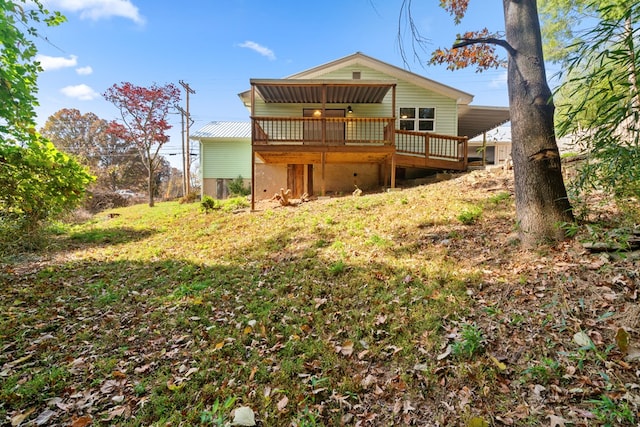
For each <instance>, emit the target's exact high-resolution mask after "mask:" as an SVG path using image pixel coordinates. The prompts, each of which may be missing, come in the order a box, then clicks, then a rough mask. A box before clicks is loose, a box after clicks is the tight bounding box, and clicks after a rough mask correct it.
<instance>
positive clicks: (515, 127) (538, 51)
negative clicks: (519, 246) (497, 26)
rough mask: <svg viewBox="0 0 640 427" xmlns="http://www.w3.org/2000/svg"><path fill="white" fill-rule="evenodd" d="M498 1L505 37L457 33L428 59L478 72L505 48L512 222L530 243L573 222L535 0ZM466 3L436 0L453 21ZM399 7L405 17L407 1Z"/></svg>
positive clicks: (552, 237)
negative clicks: (450, 43) (448, 46)
mask: <svg viewBox="0 0 640 427" xmlns="http://www.w3.org/2000/svg"><path fill="white" fill-rule="evenodd" d="M475 1H480V0H475ZM502 3H503V13H504V22H505V34H504V37H502V36H500V35H498V34H492V33H490V32H489V31H488V30H486V29H484V30H481V31H475V32H467V33H465V34H462V35H458V40H457V42H456V43H455V44H454V45H453V48H451V49H437V50H436V51H435V52H434V53H433V57H432V59H431V62H432V63H440V64H448V66H449V68H450V69H454V70H455V69H458V68H462V67H466V66H471V65H475V66H477V69H478V70H479V71H482V70H485V69H487V68H491V67H496V66H499V65H501V63H502V61H501V60H500V59H499V58H498V57H497V55H496V52H495V47H502V48H504V50H505V51H506V53H507V59H508V72H507V84H508V88H509V111H510V115H511V137H512V142H513V145H512V157H513V169H514V180H515V193H516V194H515V199H516V220H517V227H518V230H519V232H520V233H519V234H520V239H521V241H522V243H523V244H524V246H535V245H536V244H537V243H540V242H541V241H556V240H560V239H562V238H564V231H563V229H562V227H561V224H562V223H566V222H571V221H573V213H572V210H571V205H570V203H569V200H568V199H567V191H566V189H565V185H564V181H563V178H562V172H561V165H560V154H559V152H558V145H557V143H556V137H555V131H554V120H553V115H554V110H555V107H554V105H553V101H552V98H551V95H552V94H551V90H550V89H549V85H548V84H547V78H546V72H545V67H544V58H543V56H542V40H541V36H540V22H539V19H538V11H537V5H536V0H503V1H502ZM468 5H469V0H440V6H441V7H443V8H444V9H445V10H447V11H448V12H449V13H450V14H451V15H452V16H453V19H454V21H455V23H456V24H458V23H460V22H461V20H462V18H463V17H464V15H465V13H466V12H467V7H468ZM403 7H404V8H406V9H407V11H408V13H407V16H410V15H411V10H410V9H411V0H404V1H403ZM412 23H413V20H410V21H409V24H410V25H411V24H412ZM411 30H412V32H413V35H414V38H415V39H417V40H419V41H420V40H424V39H422V38H421V37H420V35H419V34H417V32H416V31H417V29H416V27H415V26H414V25H411Z"/></svg>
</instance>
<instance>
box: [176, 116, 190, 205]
mask: <svg viewBox="0 0 640 427" xmlns="http://www.w3.org/2000/svg"><path fill="white" fill-rule="evenodd" d="M175 107H176V110H178V111H180V114H181V116H182V133H181V134H180V135H182V195H183V196H186V195H187V193H188V191H189V185H188V181H187V167H188V166H187V156H186V154H185V153H186V151H185V144H184V118H185V116H186V115H187V112H186V111H184V108H182V107H181V106H179V105H176V106H175Z"/></svg>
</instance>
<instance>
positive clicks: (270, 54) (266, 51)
mask: <svg viewBox="0 0 640 427" xmlns="http://www.w3.org/2000/svg"><path fill="white" fill-rule="evenodd" d="M239 46H240V47H246V48H247V49H251V50H253V51H256V52H258V53H259V54H260V55H262V56H266V57H267V58H269V59H270V60H271V61H273V60H275V59H276V55H275V54H274V53H273V51H272V50H271V49H269V48H268V47H265V46H261V45H259V44H258V43H256V42H252V41H249V40H247V41H246V42H244V43H242V44H240V45H239Z"/></svg>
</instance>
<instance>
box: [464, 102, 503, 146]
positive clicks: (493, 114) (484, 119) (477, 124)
mask: <svg viewBox="0 0 640 427" xmlns="http://www.w3.org/2000/svg"><path fill="white" fill-rule="evenodd" d="M509 120H510V115H509V108H508V107H483V106H476V105H474V106H472V105H458V135H459V136H468V137H469V139H471V138H473V137H475V136H478V135H482V133H484V132H487V131H489V130H491V129H494V128H496V127H498V126H500V125H503V124H505V123H506V122H508V121H509Z"/></svg>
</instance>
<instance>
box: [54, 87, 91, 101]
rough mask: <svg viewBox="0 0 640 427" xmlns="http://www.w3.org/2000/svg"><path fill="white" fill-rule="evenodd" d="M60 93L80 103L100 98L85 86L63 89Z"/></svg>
mask: <svg viewBox="0 0 640 427" xmlns="http://www.w3.org/2000/svg"><path fill="white" fill-rule="evenodd" d="M60 92H62V93H63V94H64V95H66V96H68V97H69V98H76V99H79V100H80V101H92V100H94V99H96V98H99V97H100V94H99V93H98V92H96V91H95V90H93V89H92V88H91V87H89V86H87V85H85V84H81V85H76V86H67V87H63V88H62V89H60Z"/></svg>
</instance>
